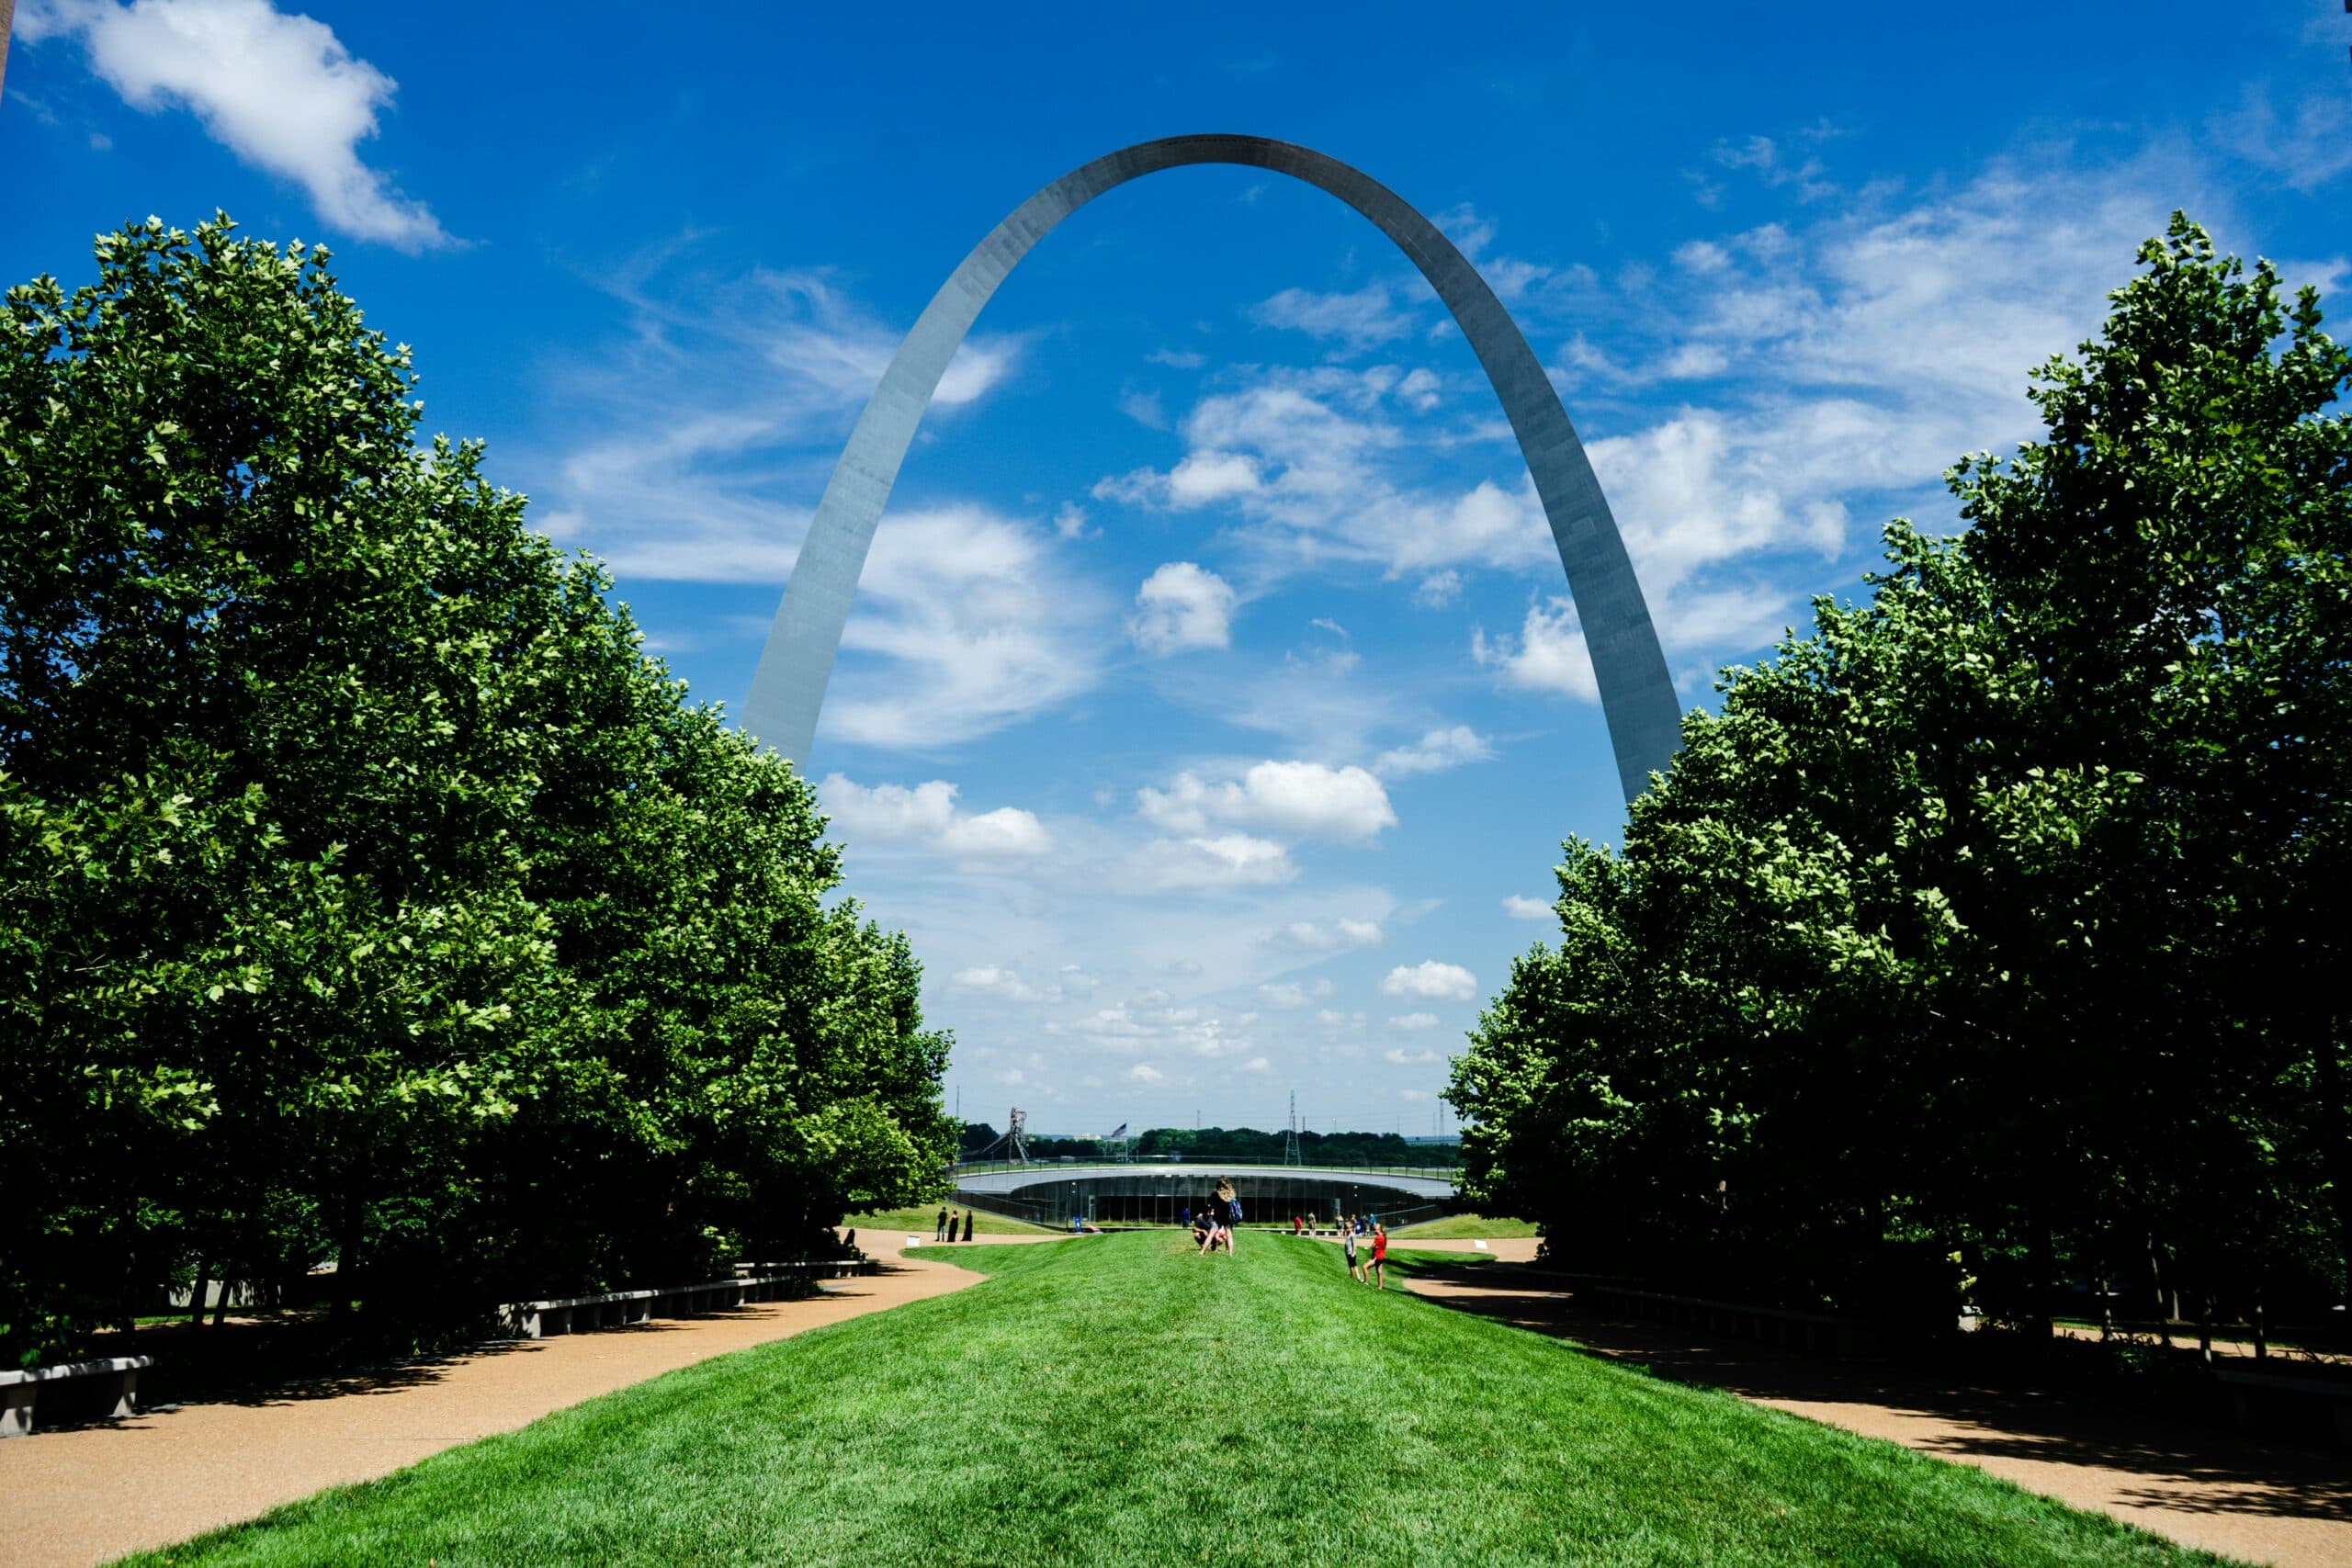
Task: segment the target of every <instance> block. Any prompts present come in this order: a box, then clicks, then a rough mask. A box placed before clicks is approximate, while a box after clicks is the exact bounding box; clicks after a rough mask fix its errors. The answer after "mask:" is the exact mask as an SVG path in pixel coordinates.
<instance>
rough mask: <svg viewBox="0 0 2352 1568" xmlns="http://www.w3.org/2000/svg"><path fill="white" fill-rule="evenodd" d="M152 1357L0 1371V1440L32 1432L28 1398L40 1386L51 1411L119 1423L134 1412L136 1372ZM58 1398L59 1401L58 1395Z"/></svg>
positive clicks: (137, 1398)
mask: <svg viewBox="0 0 2352 1568" xmlns="http://www.w3.org/2000/svg"><path fill="white" fill-rule="evenodd" d="M154 1364H155V1358H153V1356H116V1357H114V1358H112V1359H107V1360H103V1361H74V1362H69V1363H66V1364H63V1365H60V1366H54V1367H29V1368H27V1369H26V1370H25V1371H19V1372H0V1438H21V1437H23V1436H24V1435H25V1434H26V1433H28V1432H29V1431H31V1430H32V1429H33V1398H34V1396H35V1395H36V1394H38V1393H40V1391H41V1390H42V1389H43V1388H44V1387H48V1388H51V1389H54V1390H55V1391H56V1393H53V1394H52V1395H51V1409H52V1410H55V1409H56V1408H57V1407H58V1406H59V1405H60V1404H62V1405H65V1406H66V1407H67V1409H66V1411H65V1412H61V1413H68V1414H72V1415H94V1416H104V1417H106V1418H107V1419H108V1420H119V1419H121V1418H122V1417H123V1416H132V1415H136V1414H137V1413H138V1410H139V1372H140V1370H141V1368H143V1367H152V1366H153V1365H154ZM61 1395H62V1398H61V1397H59V1396H61Z"/></svg>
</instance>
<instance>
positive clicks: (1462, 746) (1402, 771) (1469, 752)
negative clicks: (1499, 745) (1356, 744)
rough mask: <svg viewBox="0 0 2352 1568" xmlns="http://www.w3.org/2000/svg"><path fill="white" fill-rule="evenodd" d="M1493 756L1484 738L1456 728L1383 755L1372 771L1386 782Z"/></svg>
mask: <svg viewBox="0 0 2352 1568" xmlns="http://www.w3.org/2000/svg"><path fill="white" fill-rule="evenodd" d="M1494 754H1495V749H1494V746H1493V745H1492V744H1491V743H1490V742H1489V741H1488V740H1487V738H1486V737H1485V736H1483V735H1480V734H1479V733H1478V732H1477V731H1476V730H1475V729H1472V728H1470V727H1469V726H1468V725H1466V724H1456V725H1452V726H1449V727H1446V728H1439V729H1432V730H1430V731H1429V732H1428V733H1427V734H1425V735H1423V736H1422V737H1421V738H1420V739H1419V740H1417V741H1415V742H1414V743H1413V744H1412V745H1410V746H1400V747H1397V749H1395V750H1389V751H1383V752H1382V753H1381V754H1380V760H1379V761H1376V762H1374V763H1373V765H1372V771H1373V772H1374V773H1377V774H1379V775H1380V776H1381V777H1382V778H1385V779H1393V778H1401V777H1404V776H1406V775H1408V774H1411V773H1442V772H1444V771H1445V770H1446V769H1448V768H1458V767H1460V766H1461V765H1462V764H1463V763H1464V762H1484V761H1489V760H1491V759H1492V758H1493V756H1494Z"/></svg>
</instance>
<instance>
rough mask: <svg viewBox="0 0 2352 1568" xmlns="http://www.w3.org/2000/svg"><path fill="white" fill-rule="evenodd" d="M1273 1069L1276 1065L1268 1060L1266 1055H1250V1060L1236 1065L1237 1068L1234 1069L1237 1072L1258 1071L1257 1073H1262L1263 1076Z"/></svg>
mask: <svg viewBox="0 0 2352 1568" xmlns="http://www.w3.org/2000/svg"><path fill="white" fill-rule="evenodd" d="M1273 1070H1274V1065H1273V1063H1272V1062H1270V1061H1268V1060H1267V1059H1266V1058H1265V1057H1263V1056H1252V1057H1250V1059H1249V1060H1248V1061H1246V1062H1244V1063H1242V1064H1241V1065H1240V1066H1238V1067H1236V1068H1235V1069H1234V1071H1236V1072H1240V1073H1257V1074H1260V1075H1261V1076H1262V1075H1266V1074H1271V1073H1272V1071H1273Z"/></svg>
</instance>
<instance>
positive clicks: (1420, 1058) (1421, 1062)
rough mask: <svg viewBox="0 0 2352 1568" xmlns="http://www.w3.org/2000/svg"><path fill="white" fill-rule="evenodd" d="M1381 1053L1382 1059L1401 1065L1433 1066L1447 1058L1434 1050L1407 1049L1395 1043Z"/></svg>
mask: <svg viewBox="0 0 2352 1568" xmlns="http://www.w3.org/2000/svg"><path fill="white" fill-rule="evenodd" d="M1380 1055H1381V1057H1382V1059H1384V1060H1385V1061H1387V1062H1389V1063H1391V1064H1392V1065H1394V1066H1399V1067H1425V1066H1434V1065H1435V1064H1437V1063H1439V1062H1442V1061H1444V1060H1445V1058H1444V1057H1443V1056H1441V1055H1438V1054H1437V1053H1436V1052H1434V1051H1405V1050H1400V1049H1399V1048H1397V1046H1394V1045H1391V1046H1390V1047H1389V1048H1388V1049H1387V1050H1385V1051H1383V1052H1382V1053H1381V1054H1380Z"/></svg>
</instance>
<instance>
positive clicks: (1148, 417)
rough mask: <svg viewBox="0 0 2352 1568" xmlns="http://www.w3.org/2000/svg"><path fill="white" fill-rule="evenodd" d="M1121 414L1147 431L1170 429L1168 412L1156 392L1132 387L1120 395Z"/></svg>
mask: <svg viewBox="0 0 2352 1568" xmlns="http://www.w3.org/2000/svg"><path fill="white" fill-rule="evenodd" d="M1119 412H1121V413H1123V414H1125V415H1126V416H1127V417H1128V418H1129V419H1131V420H1134V421H1135V422H1136V423H1137V424H1140V425H1142V426H1143V427H1144V428H1145V429H1146V430H1165V429H1167V428H1168V411H1167V409H1166V408H1164V407H1162V406H1161V404H1160V401H1159V393H1158V392H1156V391H1144V390H1141V389H1136V388H1133V387H1130V388H1129V389H1126V390H1125V391H1124V392H1122V393H1120V394H1119Z"/></svg>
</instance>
